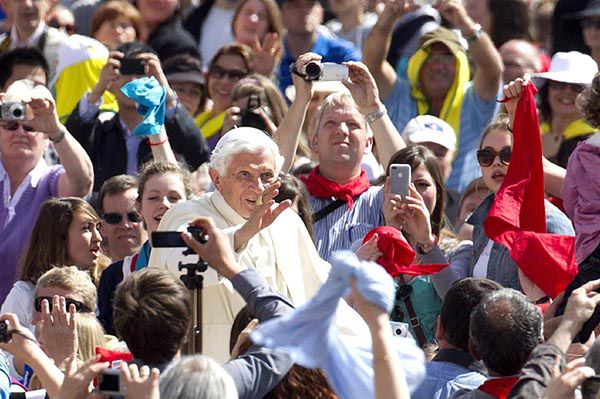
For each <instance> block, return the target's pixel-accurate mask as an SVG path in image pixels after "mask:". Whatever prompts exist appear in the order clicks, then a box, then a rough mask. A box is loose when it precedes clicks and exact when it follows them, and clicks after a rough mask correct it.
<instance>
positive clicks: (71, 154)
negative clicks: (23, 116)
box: [29, 93, 94, 197]
mask: <svg viewBox="0 0 600 399" xmlns="http://www.w3.org/2000/svg"><path fill="white" fill-rule="evenodd" d="M29 105H30V106H31V109H32V110H33V115H34V119H33V120H32V121H31V123H32V125H33V127H34V128H35V129H36V130H37V131H39V132H42V133H45V134H46V135H47V136H48V138H49V139H50V140H51V141H52V142H53V143H54V148H56V152H57V154H58V156H59V158H60V161H61V163H62V165H63V167H64V168H65V173H64V174H63V175H61V176H60V179H59V182H58V192H59V194H60V196H61V197H70V196H76V197H83V196H85V195H88V194H89V193H90V192H91V191H92V186H93V184H94V170H93V166H92V161H91V160H90V157H89V156H88V155H87V153H86V152H85V150H84V149H83V147H82V146H81V144H79V143H78V142H77V140H75V138H74V137H73V136H72V135H71V134H70V133H69V131H68V130H67V128H66V127H65V126H64V125H63V124H62V123H60V121H59V119H58V114H57V113H56V104H55V103H54V99H52V97H51V96H50V95H49V93H48V96H45V97H42V96H40V97H33V98H32V99H31V101H30V102H29Z"/></svg>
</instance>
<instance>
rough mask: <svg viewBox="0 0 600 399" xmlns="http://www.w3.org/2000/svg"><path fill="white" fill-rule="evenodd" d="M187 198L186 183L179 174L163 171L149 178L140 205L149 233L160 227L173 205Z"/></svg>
mask: <svg viewBox="0 0 600 399" xmlns="http://www.w3.org/2000/svg"><path fill="white" fill-rule="evenodd" d="M186 200H187V195H186V191H185V185H184V184H183V181H182V180H181V177H179V175H176V174H175V173H163V174H157V175H154V176H152V177H151V178H149V179H148V180H147V181H146V184H145V185H144V192H143V193H142V198H141V206H140V212H141V213H142V217H143V218H144V222H146V229H147V230H148V235H150V234H152V232H154V231H156V230H157V229H158V225H159V224H160V221H161V220H162V217H163V216H164V214H165V213H167V211H168V210H169V209H171V207H172V206H173V205H175V204H177V203H179V202H183V201H186Z"/></svg>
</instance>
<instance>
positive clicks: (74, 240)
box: [67, 211, 102, 270]
mask: <svg viewBox="0 0 600 399" xmlns="http://www.w3.org/2000/svg"><path fill="white" fill-rule="evenodd" d="M99 226H100V221H99V220H98V219H97V218H95V217H93V216H92V215H90V214H89V213H87V212H83V211H78V212H75V215H74V216H73V220H72V221H71V225H70V226H69V230H68V232H67V256H68V260H69V262H71V263H73V264H75V265H76V266H77V267H79V268H80V269H82V270H92V269H93V268H94V267H96V264H97V262H98V258H99V257H100V254H101V249H100V244H101V243H102V236H101V235H100V231H99Z"/></svg>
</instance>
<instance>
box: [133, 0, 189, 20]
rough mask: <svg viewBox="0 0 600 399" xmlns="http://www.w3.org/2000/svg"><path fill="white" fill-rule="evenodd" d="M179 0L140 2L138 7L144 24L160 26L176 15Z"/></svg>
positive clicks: (145, 0) (142, 0)
mask: <svg viewBox="0 0 600 399" xmlns="http://www.w3.org/2000/svg"><path fill="white" fill-rule="evenodd" d="M178 3H179V0H138V2H137V5H138V8H139V10H140V13H141V14H142V18H143V19H144V22H146V23H147V24H150V25H159V24H161V23H162V22H164V21H166V20H167V19H169V18H171V16H172V15H173V14H174V13H175V10H176V9H177V5H178Z"/></svg>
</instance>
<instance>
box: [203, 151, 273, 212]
mask: <svg viewBox="0 0 600 399" xmlns="http://www.w3.org/2000/svg"><path fill="white" fill-rule="evenodd" d="M209 173H210V177H211V179H212V181H213V183H214V185H215V187H216V188H217V190H218V191H219V192H220V193H221V195H223V198H225V201H226V202H227V203H228V204H229V206H231V207H232V208H233V209H234V210H235V211H236V212H237V213H238V214H240V216H242V217H243V218H246V219H247V218H248V217H250V214H251V213H252V211H253V210H254V208H255V207H256V200H257V199H258V197H260V196H261V195H262V192H263V191H264V190H265V189H266V188H267V187H269V185H271V184H273V183H274V182H275V181H276V178H277V171H276V169H275V155H274V154H273V153H272V152H271V151H265V152H262V153H253V152H240V153H238V154H235V155H233V156H232V157H231V158H230V159H229V164H228V165H227V171H226V173H225V176H220V175H219V173H218V172H217V171H216V170H215V169H210V170H209Z"/></svg>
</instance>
